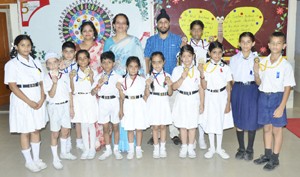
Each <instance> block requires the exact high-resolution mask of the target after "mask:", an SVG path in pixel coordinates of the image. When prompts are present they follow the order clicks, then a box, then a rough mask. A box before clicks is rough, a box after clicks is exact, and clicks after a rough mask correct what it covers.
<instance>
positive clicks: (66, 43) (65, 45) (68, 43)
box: [61, 41, 76, 50]
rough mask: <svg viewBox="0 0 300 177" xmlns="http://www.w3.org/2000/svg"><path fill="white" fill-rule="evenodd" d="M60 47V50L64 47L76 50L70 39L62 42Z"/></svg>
mask: <svg viewBox="0 0 300 177" xmlns="http://www.w3.org/2000/svg"><path fill="white" fill-rule="evenodd" d="M61 48H62V49H61V50H65V48H71V49H74V50H76V46H75V44H74V43H73V42H72V41H66V42H64V43H63V45H62V46H61Z"/></svg>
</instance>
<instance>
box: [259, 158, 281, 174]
mask: <svg viewBox="0 0 300 177" xmlns="http://www.w3.org/2000/svg"><path fill="white" fill-rule="evenodd" d="M278 165H279V160H274V159H271V160H269V162H268V163H267V164H266V165H265V166H264V168H263V169H264V170H267V171H271V170H274V169H275V168H276V167H277V166H278Z"/></svg>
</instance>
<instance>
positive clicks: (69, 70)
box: [60, 60, 78, 74]
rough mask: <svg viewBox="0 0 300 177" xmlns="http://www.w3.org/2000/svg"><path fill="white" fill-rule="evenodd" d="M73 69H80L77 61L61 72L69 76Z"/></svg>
mask: <svg viewBox="0 0 300 177" xmlns="http://www.w3.org/2000/svg"><path fill="white" fill-rule="evenodd" d="M73 69H75V70H76V71H77V69H78V64H77V63H76V61H75V60H73V61H72V63H71V64H70V66H68V67H66V68H65V69H62V70H60V71H61V72H63V73H65V74H68V73H70V72H71V71H72V70H73Z"/></svg>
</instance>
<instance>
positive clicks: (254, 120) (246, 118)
mask: <svg viewBox="0 0 300 177" xmlns="http://www.w3.org/2000/svg"><path fill="white" fill-rule="evenodd" d="M258 95H259V91H258V86H257V85H256V84H250V85H243V84H240V83H234V85H233V87H232V92H231V108H232V116H233V120H234V124H235V126H236V127H237V128H239V129H242V130H250V131H253V130H257V129H258V128H260V127H262V126H261V125H259V124H258V114H257V113H258V111H257V101H258Z"/></svg>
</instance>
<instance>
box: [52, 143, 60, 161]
mask: <svg viewBox="0 0 300 177" xmlns="http://www.w3.org/2000/svg"><path fill="white" fill-rule="evenodd" d="M51 151H52V155H53V162H54V161H58V160H59V157H58V155H57V145H56V146H51Z"/></svg>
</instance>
